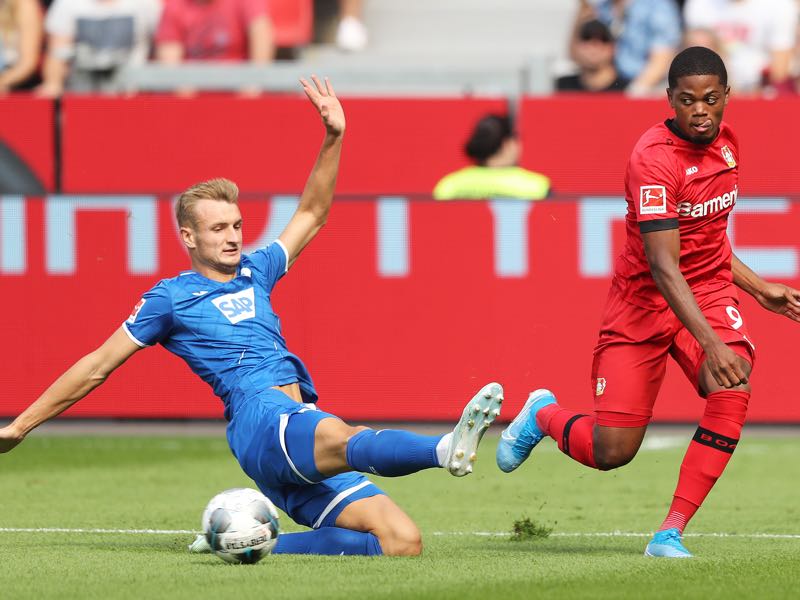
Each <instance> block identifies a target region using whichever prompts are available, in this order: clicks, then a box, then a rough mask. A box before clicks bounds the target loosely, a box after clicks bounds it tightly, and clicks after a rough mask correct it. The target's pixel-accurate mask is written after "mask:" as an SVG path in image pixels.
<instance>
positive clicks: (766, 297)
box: [756, 283, 800, 323]
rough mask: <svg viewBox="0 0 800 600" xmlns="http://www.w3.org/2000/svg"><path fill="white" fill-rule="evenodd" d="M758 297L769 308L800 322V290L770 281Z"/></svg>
mask: <svg viewBox="0 0 800 600" xmlns="http://www.w3.org/2000/svg"><path fill="white" fill-rule="evenodd" d="M756 298H757V299H758V302H759V303H760V304H761V306H763V307H764V308H766V309H767V310H771V311H772V312H774V313H778V314H779V315H784V316H785V317H788V318H790V319H791V320H792V321H797V322H798V323H800V291H798V290H795V289H793V288H790V287H789V286H788V285H783V284H782V283H768V284H767V285H766V287H765V288H764V289H763V290H761V293H760V294H758V296H756Z"/></svg>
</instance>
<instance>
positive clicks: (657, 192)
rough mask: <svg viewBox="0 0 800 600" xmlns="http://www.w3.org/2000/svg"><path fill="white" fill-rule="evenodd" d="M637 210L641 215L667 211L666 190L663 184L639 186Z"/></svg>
mask: <svg viewBox="0 0 800 600" xmlns="http://www.w3.org/2000/svg"><path fill="white" fill-rule="evenodd" d="M639 212H640V213H641V214H643V215H658V214H665V213H666V212H667V190H666V189H665V188H664V186H663V185H643V186H640V187H639Z"/></svg>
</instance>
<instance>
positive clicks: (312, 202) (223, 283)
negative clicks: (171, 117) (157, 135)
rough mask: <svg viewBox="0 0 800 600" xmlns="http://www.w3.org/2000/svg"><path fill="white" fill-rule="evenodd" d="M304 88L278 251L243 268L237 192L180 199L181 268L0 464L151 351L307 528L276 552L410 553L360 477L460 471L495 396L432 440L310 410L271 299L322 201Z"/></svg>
mask: <svg viewBox="0 0 800 600" xmlns="http://www.w3.org/2000/svg"><path fill="white" fill-rule="evenodd" d="M312 81H313V84H312V83H310V82H307V81H305V80H301V83H302V86H303V90H304V91H305V93H306V95H307V96H308V98H309V100H310V101H311V102H312V104H313V105H314V106H315V107H316V109H317V111H318V112H319V114H320V116H321V117H322V121H323V124H324V126H325V139H324V141H323V143H322V148H321V150H320V152H319V156H318V158H317V162H316V164H315V165H314V167H313V169H312V171H311V174H310V176H309V178H308V181H307V183H306V187H305V189H304V191H303V194H302V197H301V199H300V203H299V205H298V207H297V210H296V212H295V213H294V215H293V216H292V218H291V220H290V222H289V224H288V225H287V226H286V229H285V230H284V231H283V232H282V233H281V235H280V236H279V237H278V239H277V240H276V241H275V242H273V243H272V244H270V245H269V246H267V247H266V248H263V249H261V250H257V251H256V252H253V253H252V254H249V255H245V256H243V255H242V217H241V213H240V212H239V206H238V204H237V197H238V189H237V188H236V186H235V184H233V183H232V182H230V181H228V180H225V179H214V180H211V181H207V182H204V183H200V184H197V185H194V186H192V187H190V188H189V189H188V190H186V191H185V192H184V193H183V194H182V195H181V196H180V198H179V199H178V202H177V206H176V216H177V220H178V224H179V226H180V233H181V237H182V240H183V243H184V244H185V245H186V248H187V249H188V252H189V256H190V258H191V262H192V270H190V271H184V272H182V273H180V274H179V275H178V276H177V277H173V278H172V279H164V280H162V281H160V282H159V283H158V284H156V285H155V286H154V287H153V288H152V289H151V290H150V291H148V292H147V293H145V295H144V296H143V297H142V299H141V300H140V301H139V303H138V304H137V305H136V307H135V308H134V310H133V313H132V314H131V315H130V317H129V318H128V319H127V321H125V323H123V325H122V327H120V328H119V329H118V330H117V331H116V332H115V333H114V334H113V335H111V337H110V338H108V340H106V342H105V343H104V344H103V345H102V346H100V347H99V348H98V349H97V350H95V351H94V352H91V353H89V354H88V355H86V356H85V357H83V358H82V359H80V360H79V361H78V362H77V363H75V364H74V365H73V366H72V367H71V368H70V369H68V370H67V371H66V372H65V373H64V374H63V375H62V376H61V377H60V378H58V379H57V380H56V381H55V382H54V383H53V384H52V385H51V386H50V387H49V388H48V389H47V390H46V391H45V392H44V393H43V394H42V395H41V396H40V397H39V398H38V399H37V400H36V401H35V402H34V403H33V404H31V405H30V406H29V407H28V408H27V409H26V410H25V411H24V412H23V413H22V414H21V415H20V416H19V417H17V418H16V419H15V420H14V421H13V422H12V423H11V424H10V425H8V426H6V427H4V428H0V453H2V452H8V451H9V450H11V449H13V448H14V447H15V446H16V445H17V444H19V443H20V442H21V441H22V440H23V439H24V438H25V436H26V435H27V434H28V433H29V432H30V431H31V430H33V429H34V428H35V427H37V426H38V425H40V424H41V423H43V422H45V421H47V420H48V419H51V418H53V417H55V416H56V415H58V414H60V413H61V412H62V411H64V410H66V409H67V408H69V407H70V406H71V405H72V404H74V403H75V402H77V401H78V400H80V399H81V398H83V397H84V396H86V395H87V394H88V393H89V392H90V391H92V390H93V389H94V388H96V387H97V386H99V385H100V384H101V383H103V381H105V380H106V378H107V377H108V376H109V375H110V374H111V372H112V371H114V370H115V369H116V368H117V367H119V366H120V365H122V364H123V363H124V362H125V361H126V360H127V359H128V358H130V357H131V356H132V355H133V354H134V353H135V352H137V351H138V350H140V349H142V348H144V347H147V346H151V345H154V344H156V343H160V344H162V345H163V346H164V347H165V348H166V349H167V350H169V351H170V352H173V353H174V354H177V355H178V356H180V357H181V358H183V359H184V360H185V361H186V362H187V363H188V365H189V366H190V367H191V369H192V370H193V371H194V372H195V373H196V374H197V375H199V376H200V377H201V378H202V379H203V380H204V381H206V382H207V383H209V384H210V385H211V386H212V387H213V389H214V393H215V394H217V395H218V396H219V397H220V398H221V399H222V401H223V403H224V405H225V417H226V419H227V420H228V421H229V423H228V427H227V437H228V443H229V444H230V447H231V450H232V452H233V454H234V455H235V456H236V458H237V460H238V461H239V464H240V465H241V467H242V469H243V470H244V472H245V473H247V475H248V476H250V477H251V478H252V479H253V480H254V481H255V482H256V483H257V484H258V487H259V488H260V489H261V490H262V491H263V492H264V494H266V495H267V496H268V497H269V498H270V499H271V500H272V501H273V502H274V503H275V504H276V505H277V506H279V507H280V508H281V509H283V510H284V511H285V512H286V513H287V514H288V515H289V516H290V517H291V518H292V519H294V520H295V521H296V522H298V523H300V524H302V525H306V526H308V527H311V528H312V530H311V531H305V532H300V533H286V534H283V535H281V536H280V537H279V539H278V543H277V545H276V547H275V550H274V552H275V553H286V554H363V555H376V554H385V555H416V554H419V553H420V552H421V550H422V542H421V538H420V533H419V530H418V529H417V526H416V525H415V524H414V522H413V521H412V520H411V519H410V518H409V517H408V516H407V515H406V514H405V513H404V512H403V511H402V510H401V509H400V507H398V506H397V505H396V504H395V503H394V502H392V500H390V499H389V498H388V496H386V495H385V494H384V493H383V492H382V491H381V490H380V489H379V488H378V487H376V486H375V485H374V484H373V483H372V482H370V481H369V480H368V479H367V478H366V477H365V476H364V475H362V473H374V474H376V475H382V476H387V477H394V476H400V475H407V474H410V473H414V472H417V471H420V470H422V469H427V468H431V467H444V468H446V469H448V470H449V471H450V473H452V474H453V475H456V476H463V475H466V474H468V473H470V472H472V466H473V463H474V461H475V459H476V451H477V447H478V443H479V442H480V439H481V437H482V436H483V433H484V432H485V431H486V429H488V427H489V425H490V424H491V423H492V422H493V421H494V419H495V418H496V417H497V416H498V415H499V414H500V404H501V403H502V400H503V396H502V394H503V390H502V387H501V386H500V385H499V384H497V383H490V384H488V385H486V386H484V387H483V388H482V389H481V390H480V391H479V392H478V393H477V394H476V395H475V397H474V398H473V399H472V400H470V402H469V403H468V404H467V406H466V407H465V409H464V412H463V414H462V416H461V419H460V420H459V422H458V424H457V425H456V427H455V429H454V430H453V431H452V432H451V433H448V434H446V435H443V436H424V435H418V434H416V433H411V432H407V431H400V430H380V431H375V430H372V429H368V428H366V427H351V426H350V425H348V424H346V423H344V422H343V421H342V420H340V419H339V418H337V417H335V416H334V415H331V414H329V413H326V412H323V411H321V410H319V409H317V408H316V401H317V392H316V391H315V389H314V385H313V383H312V380H311V377H310V376H309V374H308V371H307V370H306V368H305V366H304V365H303V363H302V362H301V361H300V359H299V358H298V357H297V356H295V355H294V354H292V353H291V352H289V350H288V349H287V347H286V342H285V340H284V338H283V336H282V335H281V331H280V321H279V320H278V317H277V316H276V315H275V313H274V312H273V310H272V307H271V304H270V297H271V293H272V289H273V287H274V286H275V284H276V283H277V281H278V280H279V279H280V278H281V277H282V276H283V275H284V274H285V273H286V272H287V271H288V269H289V268H290V267H291V266H292V264H293V263H294V261H295V260H297V257H298V256H299V255H300V253H301V252H302V250H303V248H305V246H306V245H307V244H308V243H309V242H310V241H311V240H312V239H313V238H314V236H315V235H316V234H317V233H318V232H319V230H320V229H321V228H322V226H323V225H324V224H325V222H326V220H327V217H328V213H329V211H330V207H331V203H332V200H333V192H334V187H335V184H336V175H337V172H338V168H339V157H340V155H341V148H342V136H343V134H344V130H345V117H344V111H343V110H342V106H341V104H340V103H339V100H338V99H337V98H336V94H335V93H334V90H333V87H332V86H331V84H330V82H329V81H328V80H327V79H326V80H325V81H324V82H322V81H320V80H319V79H318V78H317V77H315V76H314V77H312ZM195 545H196V544H195Z"/></svg>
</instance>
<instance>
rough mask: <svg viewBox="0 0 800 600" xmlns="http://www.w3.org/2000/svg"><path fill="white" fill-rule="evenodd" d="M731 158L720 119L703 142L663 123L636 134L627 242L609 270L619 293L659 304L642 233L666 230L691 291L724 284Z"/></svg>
mask: <svg viewBox="0 0 800 600" xmlns="http://www.w3.org/2000/svg"><path fill="white" fill-rule="evenodd" d="M738 159H739V149H738V144H737V140H736V136H735V135H734V133H733V131H731V128H730V127H728V126H727V125H726V124H725V123H722V124H721V125H720V131H719V135H717V138H716V139H715V140H714V141H713V142H712V143H711V144H708V145H701V144H695V143H692V142H690V141H688V140H686V139H684V138H683V137H681V136H680V135H679V134H678V133H676V131H675V130H674V129H673V127H672V126H671V123H670V122H669V121H667V122H664V123H660V124H658V125H656V126H654V127H651V128H650V129H648V130H647V131H646V132H645V133H644V135H642V137H641V138H639V142H638V143H637V144H636V147H635V148H634V149H633V153H632V154H631V158H630V161H629V162H628V169H627V171H626V173H625V199H626V200H627V202H628V214H627V216H626V219H625V222H626V228H627V234H628V235H627V241H626V243H625V249H624V250H623V251H622V254H621V255H620V256H619V258H618V259H617V262H616V265H615V270H614V283H613V285H614V286H616V287H617V289H618V290H619V291H620V293H621V294H622V297H623V298H625V299H626V300H627V301H629V302H631V303H633V304H636V305H638V306H642V307H644V308H663V307H664V306H666V304H667V302H666V300H665V299H664V297H663V296H662V295H661V292H659V291H658V289H657V288H656V284H655V281H654V280H653V276H652V275H651V273H650V267H649V265H648V262H647V257H646V256H645V253H644V244H643V242H642V233H648V232H651V231H661V230H666V229H679V230H680V236H681V250H680V270H681V273H683V276H684V277H685V278H686V281H687V282H688V283H689V286H690V287H691V288H692V291H693V292H694V293H695V294H697V293H698V292H700V293H703V292H711V291H714V290H716V289H719V288H721V287H724V286H726V285H730V284H731V282H732V281H733V274H732V273H731V257H732V251H731V245H730V242H729V241H728V236H727V233H726V230H727V226H728V214H729V213H730V212H731V210H733V205H734V204H735V203H736V197H737V196H738V193H739V187H738V181H739V179H738V169H739V168H738Z"/></svg>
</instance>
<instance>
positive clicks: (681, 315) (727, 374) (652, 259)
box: [642, 229, 747, 388]
mask: <svg viewBox="0 0 800 600" xmlns="http://www.w3.org/2000/svg"><path fill="white" fill-rule="evenodd" d="M642 240H643V241H644V251H645V254H646V255H647V261H648V263H649V264H650V272H651V273H652V274H653V279H654V280H655V282H656V286H658V290H659V291H660V292H661V294H662V295H663V296H664V298H665V299H666V301H667V303H668V304H669V307H670V308H671V309H672V311H673V312H674V313H675V315H676V316H677V317H678V319H680V321H681V323H683V325H684V326H685V327H686V329H688V330H689V333H691V334H692V335H693V336H694V338H695V339H696V340H697V342H698V343H699V344H700V347H701V348H703V351H704V352H705V355H706V364H707V365H708V367H709V370H710V372H711V375H712V376H713V377H714V379H715V380H716V382H717V383H718V384H719V385H721V386H724V387H726V388H730V387H735V386H737V385H739V384H740V383H746V382H747V374H746V373H745V372H744V371H743V370H742V368H741V366H740V364H739V360H738V358H737V355H736V353H735V352H734V351H733V350H731V349H730V348H728V346H726V345H725V344H724V343H723V341H722V340H721V339H720V337H719V336H718V335H717V334H716V333H715V332H714V329H713V328H712V327H711V325H709V324H708V321H706V318H705V317H704V316H703V313H702V311H701V310H700V307H699V306H698V305H697V300H695V297H694V294H693V293H692V289H691V288H690V287H689V284H688V283H687V282H686V278H685V277H684V276H683V273H681V270H680V266H679V264H680V244H681V241H680V233H679V230H678V229H668V230H665V231H652V232H649V233H643V234H642Z"/></svg>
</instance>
